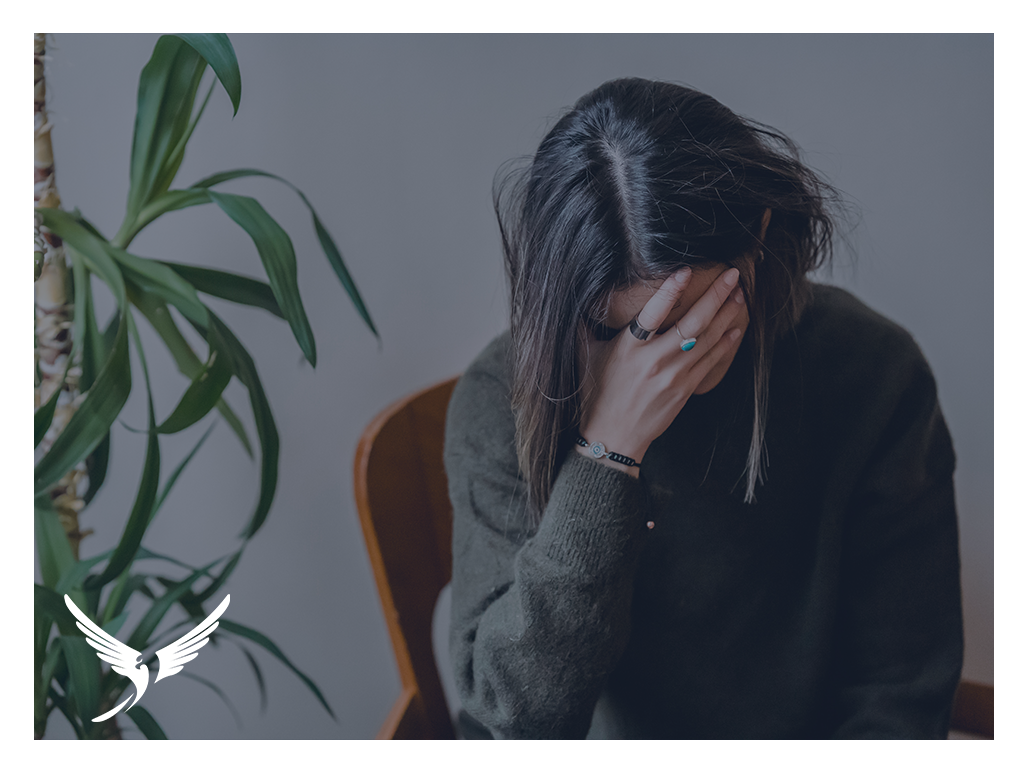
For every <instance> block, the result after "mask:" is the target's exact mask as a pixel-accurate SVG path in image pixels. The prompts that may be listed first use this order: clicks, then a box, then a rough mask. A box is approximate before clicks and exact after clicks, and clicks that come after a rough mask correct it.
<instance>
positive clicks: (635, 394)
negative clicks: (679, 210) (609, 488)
mask: <svg viewBox="0 0 1030 773" xmlns="http://www.w3.org/2000/svg"><path fill="white" fill-rule="evenodd" d="M738 279H739V273H738V271H737V269H730V270H728V271H725V272H722V273H721V275H719V276H717V277H716V278H715V281H714V282H712V284H711V286H710V287H709V288H708V289H707V290H706V291H705V292H704V294H703V295H701V297H700V298H699V299H698V300H697V301H696V302H695V303H694V304H693V305H692V306H690V308H689V310H688V311H687V312H686V314H684V315H683V316H682V317H681V318H680V319H679V320H677V321H676V323H675V326H668V329H667V330H666V331H665V332H663V333H657V332H656V333H653V334H652V335H651V336H650V338H649V339H648V340H647V341H641V340H639V339H638V338H636V337H635V336H634V335H633V334H632V333H631V332H630V330H629V328H628V327H627V328H626V329H623V330H622V331H621V332H620V333H619V334H618V335H617V336H616V337H615V338H614V339H612V340H611V341H610V342H607V343H605V342H600V341H591V342H590V345H589V348H588V352H587V353H586V357H585V360H586V363H585V364H586V378H585V379H584V381H583V383H584V385H585V387H586V397H585V399H584V405H583V419H582V421H581V422H580V434H581V435H582V436H583V437H584V438H585V439H586V440H587V441H588V442H590V443H594V442H598V441H599V442H601V443H603V444H604V445H605V447H606V448H607V449H608V450H609V451H615V452H617V453H620V454H623V455H625V456H628V457H630V458H632V459H635V460H636V461H637V462H640V461H642V460H643V458H644V455H645V454H646V453H647V449H648V447H649V446H650V445H651V443H652V442H653V441H654V440H655V438H657V437H658V436H659V435H661V434H662V433H663V432H665V430H666V429H668V427H669V425H670V424H672V421H673V419H675V418H676V416H677V414H679V412H680V411H681V410H682V409H683V406H684V405H685V404H686V402H687V399H688V398H689V397H690V396H691V395H692V394H694V392H695V390H696V389H697V388H698V385H700V384H701V382H702V381H703V380H704V378H705V377H706V376H707V375H708V374H709V373H710V372H711V371H712V369H713V368H714V367H715V366H716V365H718V364H719V363H720V362H721V361H722V360H723V359H724V358H725V357H726V356H727V355H729V354H731V353H732V351H733V350H734V348H735V347H736V346H737V345H738V344H737V341H738V340H739V339H740V336H741V334H742V332H743V327H744V326H745V325H746V324H747V315H746V312H745V311H744V309H743V304H744V296H743V293H742V292H741V290H740V288H739V287H737V284H738ZM692 281H694V282H698V281H699V278H698V277H693V279H692V275H691V271H690V269H684V270H682V271H679V272H677V273H676V274H673V275H672V276H670V277H669V278H668V279H666V280H665V282H664V283H663V284H662V286H661V287H660V288H658V290H657V292H655V294H654V295H653V296H652V297H651V298H650V299H649V300H648V301H647V303H646V304H644V307H643V308H642V309H640V311H639V313H638V314H637V316H636V319H637V324H638V325H639V326H640V327H641V328H643V329H644V330H653V331H657V330H660V329H661V328H662V327H663V325H666V324H667V320H668V322H670V323H671V322H672V319H674V318H675V317H673V318H672V319H670V314H671V313H672V312H673V310H674V309H675V308H676V307H677V304H678V303H680V301H681V300H682V299H683V297H684V296H685V295H689V293H687V288H688V286H690V284H691V282H692ZM742 320H743V321H742ZM689 338H696V339H697V341H696V344H695V345H694V346H693V348H691V349H689V351H683V350H682V349H681V344H682V343H683V342H684V340H685V339H689ZM576 448H577V450H578V451H579V452H580V453H582V454H584V455H586V456H590V457H591V458H592V454H591V453H590V452H589V451H588V450H587V449H585V448H581V447H579V446H577V447H576ZM599 461H601V462H602V463H605V464H608V465H610V466H612V467H616V468H618V469H621V470H623V471H624V472H629V473H630V474H631V475H634V476H636V475H639V472H638V469H637V468H636V467H626V466H623V465H620V464H618V463H616V462H611V461H609V460H607V459H601V460H599Z"/></svg>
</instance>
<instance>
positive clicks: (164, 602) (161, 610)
mask: <svg viewBox="0 0 1030 773" xmlns="http://www.w3.org/2000/svg"><path fill="white" fill-rule="evenodd" d="M219 560H221V559H218V560H216V561H212V562H211V563H210V564H208V565H207V566H205V567H203V568H201V569H197V570H196V571H195V572H193V573H192V574H191V575H190V576H189V577H187V578H186V579H185V580H182V581H181V582H180V583H178V584H177V585H175V586H174V587H173V588H172V589H171V590H169V591H168V592H167V593H165V594H164V595H163V596H161V597H160V598H158V599H157V600H156V601H155V602H154V603H153V605H152V606H151V607H150V609H148V610H147V613H146V614H145V615H144V616H143V619H142V620H140V622H139V625H137V626H136V630H135V631H133V632H132V636H130V637H129V641H128V642H127V643H128V645H129V646H130V647H132V648H133V649H134V650H143V649H145V648H146V646H147V642H148V641H149V640H150V636H151V634H153V633H154V629H156V628H157V626H158V624H159V623H160V622H161V620H162V619H163V618H164V616H165V615H166V614H167V613H168V610H169V609H171V608H172V605H173V604H175V603H176V602H177V601H178V600H179V599H180V598H181V597H182V596H183V594H185V593H187V592H188V591H189V590H190V586H191V585H193V583H195V582H196V581H197V579H198V578H200V577H201V575H203V574H205V573H206V572H207V571H208V570H210V569H211V567H212V566H214V565H215V564H217V563H218V561H219Z"/></svg>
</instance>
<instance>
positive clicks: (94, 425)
mask: <svg viewBox="0 0 1030 773" xmlns="http://www.w3.org/2000/svg"><path fill="white" fill-rule="evenodd" d="M131 389H132V375H131V371H130V369H129V341H128V332H127V329H126V325H125V323H124V318H123V322H122V323H121V324H119V326H118V336H117V338H116V339H115V346H114V351H112V352H111V356H110V357H109V358H108V360H107V362H106V363H105V364H104V368H103V370H102V371H101V372H100V375H99V376H98V377H97V380H96V382H95V383H94V384H93V388H92V389H90V390H89V392H88V393H87V394H86V397H85V399H84V400H83V401H82V403H81V404H80V405H79V408H78V410H77V411H76V412H75V413H74V414H72V417H71V418H70V419H69V420H68V423H67V424H66V425H65V427H64V430H63V431H62V432H61V434H60V435H58V436H57V438H56V439H55V440H54V444H53V445H52V446H51V447H50V450H49V451H47V453H46V454H45V455H44V456H43V458H42V459H40V460H39V464H37V465H36V470H35V490H36V493H37V494H38V493H40V492H43V491H45V490H46V489H48V488H50V486H52V485H53V484H55V483H57V481H59V480H60V479H61V478H62V477H63V476H64V474H65V473H66V472H68V470H70V469H72V467H74V466H75V465H76V464H78V463H79V462H81V461H82V460H83V459H85V458H86V456H87V455H88V454H89V453H90V451H92V450H93V449H94V448H96V447H97V446H98V445H99V444H100V442H101V441H102V440H103V439H104V437H105V436H106V435H107V433H108V430H109V429H110V427H111V424H112V423H114V420H115V419H116V418H118V414H119V413H120V412H121V410H122V407H123V406H124V405H125V401H126V400H127V399H128V397H129V391H130V390H131Z"/></svg>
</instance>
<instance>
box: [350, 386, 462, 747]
mask: <svg viewBox="0 0 1030 773" xmlns="http://www.w3.org/2000/svg"><path fill="white" fill-rule="evenodd" d="M456 381H457V377H455V378H452V379H449V380H448V381H444V382H443V383H441V384H437V385H436V386H433V387H430V388H429V389H425V390H423V391H421V392H418V393H416V394H413V395H410V396H408V397H405V398H404V399H402V400H399V401H397V402H396V403H394V404H393V405H391V406H390V407H388V408H386V409H385V410H384V411H382V413H380V414H379V415H378V416H376V417H375V419H373V420H372V423H371V424H369V425H368V427H367V428H366V429H365V432H364V434H362V436H361V440H360V441H359V442H358V450H357V455H356V457H355V459H354V497H355V499H356V500H357V506H358V516H359V518H360V520H361V528H362V531H363V532H364V534H365V543H366V544H367V546H368V553H369V557H370V558H371V561H372V572H373V574H374V575H375V580H376V587H377V588H378V589H379V600H380V601H381V602H382V605H383V611H384V612H385V614H386V627H387V629H388V630H389V632H390V642H391V643H392V644H393V653H394V657H395V658H396V659H397V668H398V670H399V671H400V677H401V695H400V697H399V698H398V699H397V700H396V702H395V703H394V704H393V708H391V709H390V713H389V714H388V715H387V718H386V721H385V722H384V724H383V726H382V728H381V729H380V730H379V735H378V736H376V737H377V738H382V739H389V738H422V739H424V738H454V737H455V732H454V727H453V725H452V724H451V717H450V713H449V711H448V709H447V701H446V699H445V698H444V692H443V686H442V685H441V683H440V675H439V673H438V672H437V668H436V660H435V659H434V657H433V642H432V626H433V609H434V608H435V606H436V601H437V598H438V597H439V595H440V591H441V590H442V589H443V587H444V586H445V585H446V584H447V583H448V582H450V579H451V502H450V497H449V496H448V494H447V477H446V475H445V473H444V466H443V434H444V420H445V417H446V414H447V403H448V402H449V401H450V399H451V392H452V391H453V390H454V384H455V382H456Z"/></svg>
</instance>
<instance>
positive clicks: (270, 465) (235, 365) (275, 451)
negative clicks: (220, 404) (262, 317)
mask: <svg viewBox="0 0 1030 773" xmlns="http://www.w3.org/2000/svg"><path fill="white" fill-rule="evenodd" d="M208 317H209V318H210V320H211V328H210V336H211V338H209V340H213V341H215V342H216V344H217V347H218V349H219V351H223V352H225V353H226V354H228V355H229V362H230V365H231V367H232V371H233V375H234V376H236V378H238V379H239V380H240V382H241V383H242V384H243V385H244V386H245V387H246V388H247V392H248V393H249V394H250V405H251V408H252V410H253V411H254V422H255V424H256V425H257V433H258V442H259V443H260V445H261V489H260V492H259V493H258V503H257V506H256V507H255V508H254V514H253V515H252V516H251V518H250V522H249V523H248V524H247V527H246V528H245V529H244V530H243V532H241V534H240V536H241V537H243V538H244V539H250V538H251V537H253V536H254V535H255V534H256V533H257V530H258V529H260V528H261V525H262V524H263V523H264V522H265V518H266V517H267V516H268V511H269V510H270V509H271V507H272V500H273V499H274V498H275V489H276V486H277V485H278V482H279V432H278V430H277V429H276V427H275V419H273V417H272V409H271V407H270V406H269V404H268V398H267V397H266V396H265V390H264V387H262V386H261V379H260V378H259V377H258V372H257V368H256V367H255V366H254V360H253V359H251V356H250V354H249V353H248V352H247V350H246V349H245V348H244V347H243V344H241V343H240V342H239V339H237V338H236V336H235V335H234V334H233V332H232V331H231V330H230V329H229V328H228V327H227V326H226V325H225V323H224V322H222V320H221V319H220V318H219V317H218V316H217V315H216V314H215V313H214V312H213V311H211V310H210V309H208ZM199 332H201V334H203V333H204V331H199Z"/></svg>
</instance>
